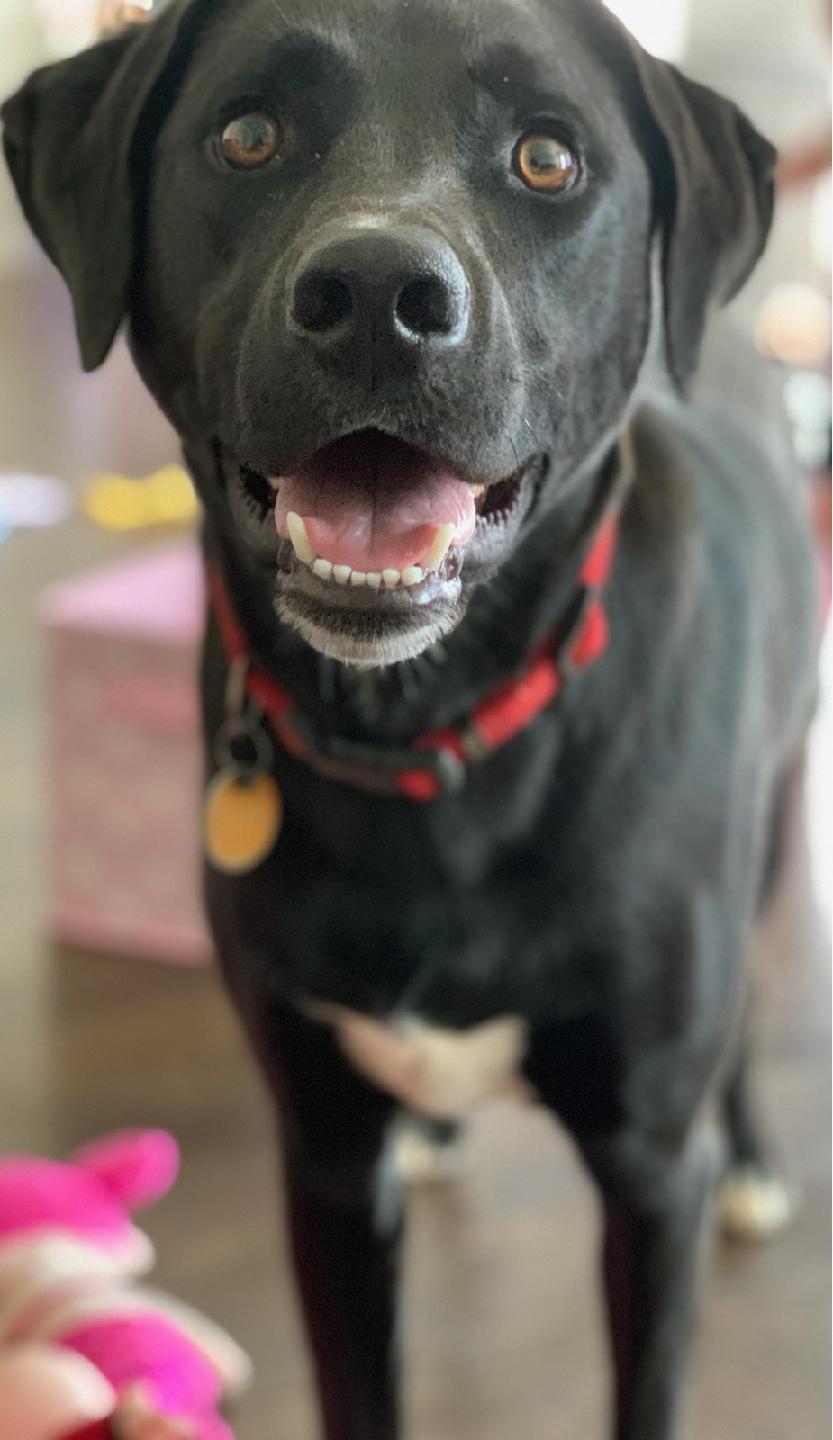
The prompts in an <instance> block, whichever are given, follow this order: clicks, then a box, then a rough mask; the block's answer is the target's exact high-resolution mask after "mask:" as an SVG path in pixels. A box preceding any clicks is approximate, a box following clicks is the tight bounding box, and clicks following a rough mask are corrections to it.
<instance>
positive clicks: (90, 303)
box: [0, 0, 200, 370]
mask: <svg viewBox="0 0 833 1440" xmlns="http://www.w3.org/2000/svg"><path fill="white" fill-rule="evenodd" d="M199 8H200V6H199V5H192V4H191V3H190V0H178V3H174V4H173V5H171V6H170V7H169V8H168V9H166V10H165V11H163V12H162V14H161V15H160V17H159V18H158V19H157V20H154V21H152V22H151V23H150V24H148V25H146V26H136V27H131V28H129V29H127V30H124V31H123V32H122V33H121V34H119V35H117V36H115V38H113V39H111V40H107V41H105V42H103V43H102V44H100V45H95V46H93V47H92V49H90V50H85V51H83V52H82V53H81V54H80V55H77V56H75V57H74V58H72V59H70V60H65V61H62V62H60V63H59V64H57V65H49V66H47V67H46V68H45V69H42V70H38V71H36V72H35V74H34V75H32V77H31V78H30V79H29V80H28V81H27V82H26V84H25V85H24V86H23V88H22V90H20V91H18V93H17V94H16V95H14V96H12V98H11V99H10V100H8V101H7V102H6V104H5V105H4V106H3V108H2V112H0V113H1V114H2V119H3V125H4V132H3V145H4V150H5V154H6V160H7V163H8V166H9V169H10V171H11V174H12V179H13V181H14V184H15V187H16V189H17V193H18V195H19V197H20V201H21V204H22V206H23V209H24V212H25V214H26V218H27V220H28V221H29V224H30V225H31V227H32V229H33V230H34V232H35V234H36V236H37V237H38V239H39V240H40V242H41V244H42V245H43V247H44V249H45V250H46V252H47V254H48V255H49V257H50V259H51V260H52V261H53V262H54V263H55V265H56V266H57V267H58V269H59V270H60V272H61V274H62V275H63V277H64V279H65V281H66V283H67V285H68V287H69V290H70V293H71V295H72V299H73V303H74V306H75V318H76V325H77V329H78V338H79V342H80V346H81V356H82V359H83V362H84V367H85V369H87V370H94V369H96V368H97V367H98V366H99V365H101V364H102V362H103V361H104V360H105V359H106V357H107V354H108V353H109V351H110V348H111V346H112V344H113V341H114V339H115V337H116V334H117V332H118V329H119V326H120V324H121V322H122V320H123V319H124V317H125V315H126V314H127V312H128V310H129V307H130V295H131V288H132V277H133V265H134V238H135V232H136V225H137V218H138V211H139V207H138V205H137V198H138V196H137V192H138V189H139V188H140V186H141V183H142V175H143V170H144V171H145V172H146V170H147V161H148V156H149V152H150V150H151V148H152V143H153V134H152V129H153V123H154V122H155V123H157V124H158V123H159V120H160V118H161V116H162V115H163V114H164V112H165V108H166V103H167V101H168V100H169V98H170V93H171V89H172V87H174V86H176V85H177V84H178V82H179V79H180V78H181V71H182V68H183V66H184V63H185V59H184V56H185V54H186V47H187V44H188V42H189V38H190V31H191V30H192V28H193V25H194V23H195V20H196V14H195V12H196V11H197V10H199ZM144 178H145V179H146V178H147V177H146V174H145V176H144Z"/></svg>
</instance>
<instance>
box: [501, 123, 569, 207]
mask: <svg viewBox="0 0 833 1440" xmlns="http://www.w3.org/2000/svg"><path fill="white" fill-rule="evenodd" d="M515 169H516V171H517V173H518V174H519V175H520V177H521V179H522V180H523V182H524V184H525V185H528V186H529V188H530V190H546V191H548V192H549V193H550V194H562V193H563V192H564V191H565V190H571V189H572V187H573V186H574V185H575V183H576V181H577V180H578V179H579V177H580V175H581V165H580V163H579V160H578V157H577V156H576V155H575V154H574V152H573V151H572V150H571V149H570V147H569V145H565V143H564V141H563V140H558V139H557V138H556V136H555V135H546V134H541V135H525V136H524V138H523V139H522V140H521V141H520V143H519V145H518V147H517V149H516V151H515Z"/></svg>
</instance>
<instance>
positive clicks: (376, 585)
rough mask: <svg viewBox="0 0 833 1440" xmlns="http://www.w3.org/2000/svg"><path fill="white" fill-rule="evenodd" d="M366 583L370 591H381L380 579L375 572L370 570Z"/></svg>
mask: <svg viewBox="0 0 833 1440" xmlns="http://www.w3.org/2000/svg"><path fill="white" fill-rule="evenodd" d="M367 583H368V585H369V586H370V589H371V590H381V588H382V577H381V575H379V574H378V573H377V571H375V570H371V572H370V574H369V575H368V577H367Z"/></svg>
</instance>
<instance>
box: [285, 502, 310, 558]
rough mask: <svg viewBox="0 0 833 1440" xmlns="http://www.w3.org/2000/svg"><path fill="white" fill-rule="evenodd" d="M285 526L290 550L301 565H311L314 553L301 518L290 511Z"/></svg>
mask: <svg viewBox="0 0 833 1440" xmlns="http://www.w3.org/2000/svg"><path fill="white" fill-rule="evenodd" d="M286 524H287V529H288V530H289V538H290V540H291V541H292V548H293V549H294V551H295V554H296V555H297V556H298V559H299V560H300V561H301V564H302V565H313V564H314V563H315V558H316V556H315V551H314V550H313V548H312V546H311V544H310V542H309V536H308V535H307V527H306V525H305V524H304V521H303V520H302V519H301V516H300V515H296V514H295V511H294V510H290V512H289V514H288V515H287V517H286Z"/></svg>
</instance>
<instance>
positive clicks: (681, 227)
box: [585, 6, 777, 387]
mask: <svg viewBox="0 0 833 1440" xmlns="http://www.w3.org/2000/svg"><path fill="white" fill-rule="evenodd" d="M600 10H601V7H600V6H599V7H598V10H597V11H596V14H597V18H598V15H599V11H600ZM585 13H586V12H585ZM598 38H599V40H600V42H601V44H602V45H603V47H604V49H605V50H606V51H607V52H608V56H609V60H610V63H611V65H612V66H613V68H614V71H615V73H616V74H617V75H618V76H619V77H620V79H621V81H623V82H624V85H625V89H626V93H627V97H628V99H629V101H630V108H631V114H632V116H633V118H634V120H635V123H636V128H637V133H638V136H639V138H640V141H641V143H642V145H643V147H644V150H645V153H646V156H647V159H648V162H649V166H650V170H651V177H652V182H653V192H654V211H655V222H656V225H657V227H658V229H659V232H660V234H661V239H662V243H663V256H664V280H665V311H666V314H665V319H666V357H667V363H668V367H669V370H670V372H671V375H672V378H673V379H674V381H675V382H676V384H677V385H678V386H680V387H683V386H685V384H686V382H687V381H688V380H689V378H690V377H691V375H692V374H693V372H694V370H695V369H696V366H697V361H698V358H699V354H700V346H701V342H702V339H703V332H704V330H705V326H706V320H707V318H708V313H709V309H710V307H711V306H712V305H725V304H727V303H728V301H729V300H731V299H732V298H733V296H734V295H736V294H737V292H738V291H739V290H740V289H741V287H742V285H743V284H744V283H745V281H746V280H747V279H748V278H749V276H750V274H751V273H752V271H753V270H754V268H755V266H756V264H757V263H758V260H759V259H760V257H761V255H762V253H763V251H764V248H765V246H766V242H767V238H768V236H769V231H770V227H771V225H772V216H773V209H774V199H775V185H774V176H775V162H776V158H777V157H776V152H775V150H774V148H773V147H772V145H770V144H769V142H768V141H767V140H765V139H764V138H763V136H762V135H759V134H758V132H757V130H756V129H755V128H754V126H753V125H752V124H751V123H750V122H749V120H747V118H746V116H745V115H743V114H742V113H741V111H740V110H739V109H738V108H737V106H736V105H734V104H732V102H731V101H730V100H726V99H724V98H723V97H722V96H721V95H718V94H716V93H715V92H714V91H713V90H709V89H707V88H706V86H704V85H698V84H697V83H696V82H695V81H693V80H689V79H688V78H687V77H686V76H685V75H683V74H682V73H681V72H680V71H679V70H677V69H676V68H675V67H674V66H673V65H669V64H667V63H666V62H665V61H663V60H658V59H656V58H655V57H654V56H652V55H649V54H648V53H647V52H646V51H645V50H643V48H642V46H641V45H639V44H638V43H637V42H636V41H635V40H634V39H632V37H631V36H630V35H629V34H628V32H627V31H626V30H625V29H624V27H623V26H622V25H620V24H619V22H618V21H616V20H614V19H613V17H612V15H610V12H609V11H604V19H603V20H602V26H601V30H600V32H599V34H598Z"/></svg>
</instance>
